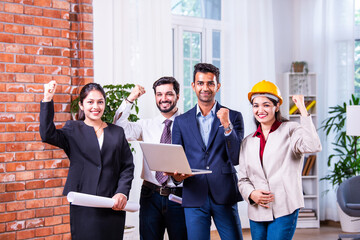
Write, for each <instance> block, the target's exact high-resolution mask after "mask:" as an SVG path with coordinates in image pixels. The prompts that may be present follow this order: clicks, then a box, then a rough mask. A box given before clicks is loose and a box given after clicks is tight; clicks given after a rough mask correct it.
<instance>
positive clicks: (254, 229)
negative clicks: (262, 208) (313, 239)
mask: <svg viewBox="0 0 360 240" xmlns="http://www.w3.org/2000/svg"><path fill="white" fill-rule="evenodd" d="M298 215H299V209H297V210H295V211H294V212H293V213H292V214H289V215H286V216H283V217H279V218H275V219H274V220H273V221H269V222H255V221H252V220H250V231H251V237H252V239H253V240H270V239H271V240H289V239H292V237H293V236H294V233H295V229H296V223H297V219H298Z"/></svg>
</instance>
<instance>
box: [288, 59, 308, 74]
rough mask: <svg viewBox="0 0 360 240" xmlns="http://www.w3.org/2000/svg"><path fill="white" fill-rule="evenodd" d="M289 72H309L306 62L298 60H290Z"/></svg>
mask: <svg viewBox="0 0 360 240" xmlns="http://www.w3.org/2000/svg"><path fill="white" fill-rule="evenodd" d="M291 72H297V73H304V72H305V74H307V73H308V72H309V69H308V64H307V62H305V61H300V62H292V63H291Z"/></svg>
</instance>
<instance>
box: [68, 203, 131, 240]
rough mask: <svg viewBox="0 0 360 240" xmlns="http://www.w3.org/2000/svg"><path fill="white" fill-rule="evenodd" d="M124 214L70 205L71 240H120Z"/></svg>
mask: <svg viewBox="0 0 360 240" xmlns="http://www.w3.org/2000/svg"><path fill="white" fill-rule="evenodd" d="M124 227H125V212H124V211H115V210H112V209H111V208H92V207H81V206H76V205H72V204H70V228H71V238H72V240H90V239H91V240H103V239H106V240H122V239H123V235H124Z"/></svg>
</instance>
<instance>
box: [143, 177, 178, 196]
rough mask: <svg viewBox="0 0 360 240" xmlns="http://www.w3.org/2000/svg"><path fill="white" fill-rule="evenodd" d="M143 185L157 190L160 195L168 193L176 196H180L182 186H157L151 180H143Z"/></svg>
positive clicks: (167, 194)
mask: <svg viewBox="0 0 360 240" xmlns="http://www.w3.org/2000/svg"><path fill="white" fill-rule="evenodd" d="M143 186H145V187H147V188H149V189H151V190H153V191H155V192H158V193H159V194H160V195H161V196H165V197H167V196H169V195H170V194H174V195H176V196H179V197H181V196H182V187H174V188H171V187H166V186H158V185H156V184H153V183H151V182H148V181H145V180H144V182H143Z"/></svg>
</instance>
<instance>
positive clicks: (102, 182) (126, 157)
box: [40, 101, 134, 197]
mask: <svg viewBox="0 0 360 240" xmlns="http://www.w3.org/2000/svg"><path fill="white" fill-rule="evenodd" d="M53 118H54V103H53V101H51V102H41V104H40V136H41V139H42V141H43V142H46V143H49V144H51V145H54V146H57V147H60V148H62V149H63V150H64V151H65V153H66V155H67V156H68V158H69V159H70V168H69V173H68V177H67V180H66V184H65V187H64V191H63V194H64V195H67V194H68V192H70V191H76V192H81V193H88V194H93V195H98V196H104V197H113V196H114V195H115V194H116V193H123V194H125V195H126V196H129V191H130V188H131V182H132V180H133V178H134V175H133V173H134V164H133V156H132V153H131V150H130V148H129V144H128V142H127V140H126V139H125V134H124V130H123V129H122V128H121V127H119V126H116V125H113V124H109V123H108V126H107V127H106V128H104V142H103V146H102V148H101V150H100V147H99V142H98V140H97V137H96V134H95V131H94V128H93V127H90V126H88V125H86V124H85V123H84V122H83V121H67V122H66V124H65V126H64V127H63V128H61V129H56V128H55V125H54V123H53Z"/></svg>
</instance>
